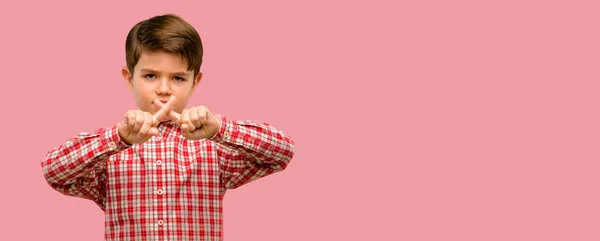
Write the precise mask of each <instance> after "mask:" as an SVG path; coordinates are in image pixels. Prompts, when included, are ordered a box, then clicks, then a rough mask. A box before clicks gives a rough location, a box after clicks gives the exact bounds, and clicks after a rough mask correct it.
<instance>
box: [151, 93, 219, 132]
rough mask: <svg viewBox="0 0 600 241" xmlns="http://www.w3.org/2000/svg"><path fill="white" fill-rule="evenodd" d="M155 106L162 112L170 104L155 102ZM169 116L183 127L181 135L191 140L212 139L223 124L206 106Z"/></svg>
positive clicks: (172, 112) (173, 113)
mask: <svg viewBox="0 0 600 241" xmlns="http://www.w3.org/2000/svg"><path fill="white" fill-rule="evenodd" d="M154 104H155V105H156V106H157V107H158V108H161V110H162V109H165V108H166V105H167V104H168V103H167V104H164V105H163V103H161V102H160V101H154ZM168 115H169V117H171V120H173V121H174V122H175V123H177V125H179V126H180V127H181V134H182V135H183V136H184V137H185V138H187V139H190V140H200V139H207V138H211V137H212V136H214V135H215V134H216V133H217V132H218V131H219V129H220V128H221V122H220V121H219V120H218V118H216V117H215V116H214V115H213V114H212V113H211V112H210V110H208V108H207V107H205V106H199V107H192V108H190V109H186V110H184V111H183V112H181V114H179V113H176V112H174V111H170V112H169V114H168Z"/></svg>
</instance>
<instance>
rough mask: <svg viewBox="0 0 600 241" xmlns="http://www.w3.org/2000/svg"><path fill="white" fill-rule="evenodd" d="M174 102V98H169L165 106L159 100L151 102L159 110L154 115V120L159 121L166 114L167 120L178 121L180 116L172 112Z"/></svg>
mask: <svg viewBox="0 0 600 241" xmlns="http://www.w3.org/2000/svg"><path fill="white" fill-rule="evenodd" d="M174 102H175V96H171V98H170V99H169V101H167V103H166V104H163V103H162V102H160V101H159V100H154V102H152V103H153V104H154V105H155V106H156V107H157V108H158V109H159V110H158V111H157V112H156V114H154V117H155V118H156V119H160V118H161V117H163V115H165V114H167V115H168V116H169V118H171V120H173V121H179V118H180V115H179V113H177V112H175V111H173V103H174Z"/></svg>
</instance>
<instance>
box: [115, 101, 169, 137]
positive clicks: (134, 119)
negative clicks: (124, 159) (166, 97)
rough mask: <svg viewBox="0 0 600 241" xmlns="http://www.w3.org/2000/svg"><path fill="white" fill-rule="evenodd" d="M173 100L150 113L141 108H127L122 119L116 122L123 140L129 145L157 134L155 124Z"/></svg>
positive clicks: (156, 124) (165, 112)
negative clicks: (154, 112)
mask: <svg viewBox="0 0 600 241" xmlns="http://www.w3.org/2000/svg"><path fill="white" fill-rule="evenodd" d="M172 102H173V101H169V102H167V103H166V104H165V105H164V107H165V108H162V109H160V110H159V111H158V112H156V114H154V115H152V114H150V113H148V112H145V111H141V110H129V111H127V113H125V117H124V118H123V121H122V122H120V123H119V124H118V128H117V129H118V130H119V131H118V132H119V136H120V137H121V140H123V142H125V143H127V144H129V145H131V144H134V143H143V142H146V141H147V140H148V139H150V138H152V136H154V135H156V134H158V129H157V126H158V124H160V121H159V119H162V118H163V117H164V116H165V115H166V114H167V113H168V112H167V111H169V110H170V108H171V105H172Z"/></svg>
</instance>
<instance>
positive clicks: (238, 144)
mask: <svg viewBox="0 0 600 241" xmlns="http://www.w3.org/2000/svg"><path fill="white" fill-rule="evenodd" d="M217 118H220V120H221V128H220V129H219V131H218V132H217V133H216V134H215V135H214V136H213V137H212V138H211V139H212V140H213V141H215V142H217V143H218V145H217V148H216V149H217V152H218V158H219V165H220V172H221V180H222V182H223V184H224V185H225V187H226V188H227V189H234V188H237V187H240V186H242V185H244V184H246V183H249V182H251V181H253V180H256V179H259V178H262V177H265V176H268V175H270V174H273V173H275V172H279V171H282V170H284V169H285V168H286V167H287V165H288V164H289V162H290V160H291V159H292V157H293V156H294V141H293V140H292V139H291V138H290V137H288V136H286V135H285V134H284V133H283V132H282V131H280V130H278V129H276V128H274V127H273V126H271V125H269V124H268V123H264V122H257V121H234V120H230V119H228V118H226V117H223V116H220V115H217Z"/></svg>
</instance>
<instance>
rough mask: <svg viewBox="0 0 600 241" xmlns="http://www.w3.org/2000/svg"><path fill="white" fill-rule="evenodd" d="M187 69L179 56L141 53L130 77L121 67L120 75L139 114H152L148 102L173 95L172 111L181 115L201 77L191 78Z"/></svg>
mask: <svg viewBox="0 0 600 241" xmlns="http://www.w3.org/2000/svg"><path fill="white" fill-rule="evenodd" d="M187 67H188V66H187V63H186V62H185V61H183V59H182V58H181V57H180V56H179V55H175V54H170V53H166V52H143V53H142V54H141V55H140V58H139V60H138V63H137V65H136V66H135V69H134V71H133V72H134V73H133V75H131V73H129V70H128V69H127V67H123V70H122V72H123V78H124V79H125V81H126V82H127V85H128V86H129V88H130V89H131V90H132V91H133V94H134V97H135V102H136V104H137V106H138V108H139V109H140V110H142V111H146V112H150V113H151V114H154V113H156V112H157V111H158V108H157V107H156V106H155V105H154V104H153V103H152V102H153V101H154V100H155V99H158V100H163V101H167V100H169V97H170V96H172V95H173V96H175V102H174V103H173V110H174V111H175V112H178V113H181V112H182V111H183V110H184V109H185V108H186V106H187V102H188V100H189V98H190V96H191V95H192V93H193V92H194V89H195V88H196V86H197V85H198V82H200V79H201V78H202V73H199V74H198V76H197V77H196V78H194V73H193V71H188V70H187ZM167 120H168V119H162V120H160V121H161V122H162V121H167Z"/></svg>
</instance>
